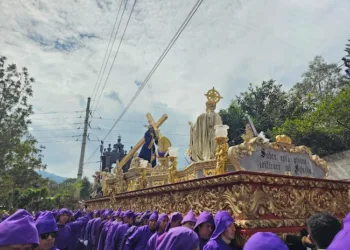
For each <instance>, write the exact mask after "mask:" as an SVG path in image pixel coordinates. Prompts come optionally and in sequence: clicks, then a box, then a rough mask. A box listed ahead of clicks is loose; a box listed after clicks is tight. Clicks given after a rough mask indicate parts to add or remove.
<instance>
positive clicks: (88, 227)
mask: <svg viewBox="0 0 350 250" xmlns="http://www.w3.org/2000/svg"><path fill="white" fill-rule="evenodd" d="M99 216H100V211H98V210H95V211H94V213H93V217H94V218H93V219H92V220H90V221H89V222H88V224H87V225H86V228H85V233H84V241H83V243H84V245H85V246H86V250H92V238H91V230H92V226H93V224H94V222H95V220H96V219H97V218H98V217H99Z"/></svg>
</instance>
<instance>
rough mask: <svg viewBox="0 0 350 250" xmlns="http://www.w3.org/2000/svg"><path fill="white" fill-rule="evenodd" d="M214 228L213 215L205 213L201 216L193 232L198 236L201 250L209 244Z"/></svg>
mask: <svg viewBox="0 0 350 250" xmlns="http://www.w3.org/2000/svg"><path fill="white" fill-rule="evenodd" d="M214 227H215V224H214V217H213V215H212V214H211V213H209V212H207V211H204V212H202V213H200V214H199V216H198V220H197V223H196V225H195V226H194V229H193V230H194V231H195V232H196V233H197V234H198V237H199V249H200V250H203V248H204V246H205V244H207V242H208V240H209V239H210V237H211V235H212V234H213V229H214Z"/></svg>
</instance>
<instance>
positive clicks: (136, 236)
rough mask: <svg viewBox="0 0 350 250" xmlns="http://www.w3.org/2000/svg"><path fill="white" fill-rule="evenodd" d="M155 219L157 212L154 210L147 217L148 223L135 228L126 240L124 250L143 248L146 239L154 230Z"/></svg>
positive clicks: (156, 218) (156, 219)
mask: <svg viewBox="0 0 350 250" xmlns="http://www.w3.org/2000/svg"><path fill="white" fill-rule="evenodd" d="M145 215H147V213H145ZM145 215H144V217H145ZM143 220H144V221H145V220H146V218H143ZM141 221H142V219H141ZM157 221H158V212H157V211H154V212H153V213H152V214H151V216H150V217H149V219H148V225H144V226H141V227H139V228H138V229H136V231H135V232H134V233H133V234H132V235H131V236H130V237H129V238H128V239H127V240H126V243H125V247H124V250H143V249H144V248H145V246H146V245H147V242H148V240H149V239H150V238H151V236H152V235H153V234H154V233H155V232H156V227H157Z"/></svg>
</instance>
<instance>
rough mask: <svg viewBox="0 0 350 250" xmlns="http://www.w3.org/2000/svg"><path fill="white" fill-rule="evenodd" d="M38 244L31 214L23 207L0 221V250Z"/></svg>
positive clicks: (28, 247) (24, 247)
mask: <svg viewBox="0 0 350 250" xmlns="http://www.w3.org/2000/svg"><path fill="white" fill-rule="evenodd" d="M38 245H39V235H38V231H37V229H36V226H35V224H34V219H33V216H32V215H31V214H30V213H28V212H27V211H26V210H24V209H19V210H17V211H16V212H15V213H14V214H12V215H11V216H9V217H8V218H6V219H5V220H4V221H3V222H1V223H0V250H8V249H28V250H30V249H33V248H35V247H37V246H38Z"/></svg>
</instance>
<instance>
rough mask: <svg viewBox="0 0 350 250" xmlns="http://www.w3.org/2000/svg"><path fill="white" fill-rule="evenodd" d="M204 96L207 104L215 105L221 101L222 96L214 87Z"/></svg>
mask: <svg viewBox="0 0 350 250" xmlns="http://www.w3.org/2000/svg"><path fill="white" fill-rule="evenodd" d="M204 95H205V96H206V97H207V99H208V101H209V102H211V103H215V104H216V103H218V102H219V101H220V100H221V99H222V96H221V95H220V93H219V92H218V91H217V90H216V89H215V88H214V87H213V88H212V89H210V90H209V91H208V92H207V93H206V94H204Z"/></svg>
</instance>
